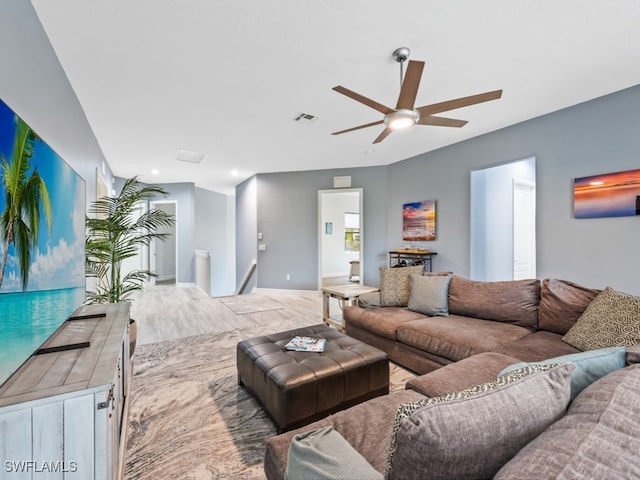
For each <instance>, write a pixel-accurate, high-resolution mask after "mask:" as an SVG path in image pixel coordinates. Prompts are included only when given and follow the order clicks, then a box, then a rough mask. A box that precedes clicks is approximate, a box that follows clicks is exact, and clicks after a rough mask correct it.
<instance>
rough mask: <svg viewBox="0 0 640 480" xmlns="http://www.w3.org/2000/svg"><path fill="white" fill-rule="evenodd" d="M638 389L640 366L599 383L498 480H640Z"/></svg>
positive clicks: (533, 443)
mask: <svg viewBox="0 0 640 480" xmlns="http://www.w3.org/2000/svg"><path fill="white" fill-rule="evenodd" d="M638 391H640V365H638V364H636V365H633V366H630V367H626V368H623V369H621V370H617V371H615V372H613V373H611V374H609V375H607V376H606V377H604V378H602V379H600V380H598V381H597V382H595V383H594V384H593V385H591V386H590V387H588V388H587V389H585V390H584V391H583V392H582V394H580V396H579V397H578V398H576V400H575V401H574V402H573V403H572V404H571V407H570V408H569V410H568V411H567V413H566V415H565V416H564V417H563V418H561V419H560V420H558V421H557V422H556V423H554V424H553V425H551V426H550V427H549V428H548V429H547V430H545V431H544V432H543V433H542V434H541V435H540V436H538V438H536V439H535V440H533V441H532V442H531V443H529V444H528V445H527V446H525V447H524V448H523V449H522V450H521V451H520V452H519V453H518V454H517V455H516V456H515V457H514V458H513V459H512V460H511V461H510V462H509V463H507V464H506V465H505V466H504V467H503V468H502V469H501V470H500V471H499V472H498V474H497V475H496V477H495V478H496V479H500V480H521V479H523V478H536V479H540V480H547V479H549V480H551V479H558V478H565V479H569V478H606V479H620V480H622V479H628V478H640V455H638V452H640V416H639V415H638V411H639V410H640V396H639V395H638Z"/></svg>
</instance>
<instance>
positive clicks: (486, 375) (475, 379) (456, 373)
mask: <svg viewBox="0 0 640 480" xmlns="http://www.w3.org/2000/svg"><path fill="white" fill-rule="evenodd" d="M518 362H519V360H518V359H517V358H513V357H509V356H508V355H502V354H501V353H494V352H484V353H478V354H477V355H472V356H470V357H468V358H464V359H462V360H460V361H459V362H455V363H450V364H449V365H445V366H444V367H442V368H438V369H437V370H434V371H433V372H429V373H426V374H424V375H419V376H417V377H413V378H411V379H409V381H407V383H406V384H405V388H410V389H412V390H415V391H417V392H420V393H422V394H423V395H426V396H427V397H439V396H442V395H446V394H447V393H451V392H459V391H460V390H464V389H467V388H471V387H473V386H474V385H478V384H480V383H485V382H490V381H492V380H493V379H495V378H496V377H497V376H498V374H499V373H500V372H501V371H502V370H503V369H504V368H505V367H508V366H509V365H513V364H515V363H518Z"/></svg>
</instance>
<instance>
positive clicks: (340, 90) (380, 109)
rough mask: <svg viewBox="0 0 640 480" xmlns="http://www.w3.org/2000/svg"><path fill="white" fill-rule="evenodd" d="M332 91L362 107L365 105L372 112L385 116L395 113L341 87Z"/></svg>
mask: <svg viewBox="0 0 640 480" xmlns="http://www.w3.org/2000/svg"><path fill="white" fill-rule="evenodd" d="M333 90H335V91H336V92H338V93H341V94H343V95H346V96H347V97H349V98H351V99H353V100H355V101H356V102H360V103H362V104H363V105H366V106H367V107H370V108H373V109H374V110H377V111H378V112H380V113H384V114H385V115H386V114H387V113H392V112H394V111H395V110H393V109H392V108H389V107H387V106H385V105H382V104H381V103H378V102H376V101H373V100H371V99H370V98H367V97H363V96H362V95H360V94H359V93H356V92H354V91H353V90H349V89H348V88H345V87H341V86H340V85H338V86H337V87H333Z"/></svg>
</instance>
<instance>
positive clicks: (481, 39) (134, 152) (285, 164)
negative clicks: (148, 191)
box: [31, 0, 640, 193]
mask: <svg viewBox="0 0 640 480" xmlns="http://www.w3.org/2000/svg"><path fill="white" fill-rule="evenodd" d="M31 1H32V4H33V5H34V7H35V9H36V12H37V14H38V16H39V18H40V21H41V22H42V24H43V26H44V29H45V31H46V33H47V35H48V36H49V38H50V41H51V44H52V45H53V48H54V50H55V52H56V54H57V55H58V58H59V60H60V63H61V64H62V67H63V68H64V70H65V72H66V74H67V76H68V78H69V81H70V83H71V86H72V87H73V89H74V91H75V92H76V94H77V96H78V99H79V101H80V103H81V105H82V107H83V109H84V111H85V113H86V116H87V118H88V121H89V123H90V125H91V127H92V129H93V131H94V133H95V136H96V138H97V140H98V142H99V144H100V146H101V148H102V150H103V152H104V155H105V157H106V158H107V161H108V162H109V164H110V165H111V167H112V169H113V172H114V174H115V175H117V176H120V177H125V178H126V177H130V176H133V175H139V176H140V177H141V178H142V179H143V180H144V181H147V182H151V183H172V182H194V183H195V184H196V185H198V186H200V187H202V188H206V189H209V190H214V191H218V192H221V193H233V191H234V185H236V184H237V183H239V182H241V181H243V180H245V179H246V178H248V177H250V176H251V175H253V174H256V173H265V172H282V171H297V170H315V169H326V168H342V167H359V166H369V165H386V164H390V163H393V162H396V161H399V160H402V159H405V158H409V157H412V156H415V155H418V154H420V153H423V152H427V151H431V150H434V149H437V148H440V147H443V146H446V145H449V144H452V143H456V142H459V141H461V140H464V139H466V138H470V137H474V136H477V135H481V134H483V133H486V132H490V131H493V130H496V129H499V128H502V127H506V126H508V125H512V124H514V123H518V122H521V121H523V120H527V119H530V118H533V117H537V116H540V115H543V114H545V113H548V112H552V111H555V110H558V109H561V108H564V107H567V106H570V105H574V104H576V103H580V102H583V101H587V100H590V99H592V98H595V97H599V96H602V95H605V94H608V93H611V92H614V91H617V90H621V89H624V88H627V87H630V86H633V85H637V84H639V83H640V61H639V60H640V28H639V25H640V2H638V1H637V0H627V1H623V0H449V1H446V2H445V1H442V0H399V1H398V0H397V1H394V2H391V1H388V0H350V1H346V0H322V1H308V0H307V1H305V0H275V1H269V2H267V1H259V0H233V1H232V0H226V1H222V0H133V1H131V0H110V1H104V2H87V1H86V0H56V1H55V2H52V1H51V0H31ZM401 46H407V47H409V48H410V49H411V58H412V59H414V60H424V61H426V66H425V69H424V73H423V76H422V83H421V85H420V90H419V91H418V97H417V100H416V106H422V105H426V104H430V103H435V102H440V101H444V100H449V99H452V98H457V97H462V96H467V95H473V94H476V93H482V92H486V91H489V90H495V89H500V88H502V89H503V90H504V93H503V97H502V99H500V100H496V101H491V102H487V103H482V104H479V105H474V106H471V107H466V108H463V109H458V110H455V111H451V112H447V113H446V114H444V116H447V117H453V118H461V119H464V120H469V123H468V124H467V125H466V126H465V127H463V128H461V129H458V128H446V127H431V126H415V127H413V128H411V129H409V130H406V131H401V132H394V133H393V134H392V135H391V136H389V137H388V138H387V139H386V140H385V141H383V142H382V143H380V144H377V145H372V143H371V142H372V141H373V140H374V139H375V138H376V136H377V135H378V134H379V133H380V132H381V131H382V127H380V126H377V127H371V128H367V129H363V130H359V131H357V132H352V133H347V134H344V135H340V136H332V135H330V133H331V132H334V131H338V130H343V129H346V128H349V127H353V126H356V125H360V124H364V123H369V122H374V121H376V120H380V119H381V118H382V114H380V113H378V112H376V111H375V110H372V109H370V108H368V107H366V106H364V105H362V104H360V103H357V102H355V101H353V100H351V99H349V98H347V97H345V96H343V95H340V94H338V93H336V92H334V91H332V90H331V88H332V87H334V86H336V85H342V86H345V87H347V88H349V89H351V90H354V91H356V92H358V93H360V94H362V95H364V96H366V97H369V98H371V99H373V100H376V101H378V102H380V103H383V104H386V105H388V106H391V107H393V106H395V103H396V100H397V95H398V92H399V89H400V73H399V72H400V70H399V66H398V64H397V63H396V62H395V61H394V60H393V59H392V57H391V53H392V52H393V50H394V49H396V48H397V47H401ZM301 112H304V113H308V114H311V115H315V116H317V117H318V119H317V120H316V121H314V122H311V123H309V124H307V125H302V124H299V123H296V122H294V121H293V119H294V118H295V117H296V116H297V115H298V114H299V113H301ZM178 149H184V150H190V151H197V152H203V153H206V154H207V156H206V158H205V160H204V161H203V162H202V163H201V164H192V163H184V162H178V161H177V160H176V152H177V150H178ZM154 168H156V169H158V170H159V172H160V173H159V174H158V175H152V174H151V171H152V169H154ZM234 169H235V170H237V171H238V176H237V177H232V176H231V174H230V172H231V171H232V170H234Z"/></svg>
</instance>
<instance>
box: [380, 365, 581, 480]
mask: <svg viewBox="0 0 640 480" xmlns="http://www.w3.org/2000/svg"><path fill="white" fill-rule="evenodd" d="M573 369H574V366H573V365H571V364H563V365H554V366H550V365H545V366H530V367H526V368H523V369H520V370H516V371H515V372H511V373H510V374H507V375H504V376H502V377H499V378H498V379H496V380H495V381H494V382H491V383H487V384H483V385H479V386H477V387H474V388H472V389H468V390H465V391H462V392H457V393H453V394H450V395H445V396H443V397H436V398H430V399H425V400H419V401H417V402H413V403H412V404H408V405H401V406H400V407H398V412H397V413H396V424H395V427H394V431H395V432H397V434H396V435H395V436H392V438H391V444H390V452H389V453H390V454H389V462H388V471H389V470H390V478H391V479H403V480H405V479H406V480H410V479H424V478H430V479H452V478H491V477H492V476H493V475H495V474H496V472H497V471H498V470H500V468H501V467H502V466H503V465H504V464H505V463H506V462H508V461H509V460H510V459H511V458H513V457H514V456H515V455H516V454H517V453H518V451H519V450H520V449H521V448H523V447H524V446H525V445H526V444H527V443H529V442H530V441H531V440H533V439H534V438H535V437H536V436H538V435H539V434H540V433H541V432H542V431H544V430H545V429H546V428H547V427H548V426H549V425H551V424H552V423H553V422H555V421H556V420H558V419H559V418H560V417H561V416H562V415H563V414H564V412H565V409H566V407H567V403H568V401H569V378H570V376H571V372H572V371H573ZM394 447H395V449H394ZM425 474H426V476H425Z"/></svg>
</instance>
